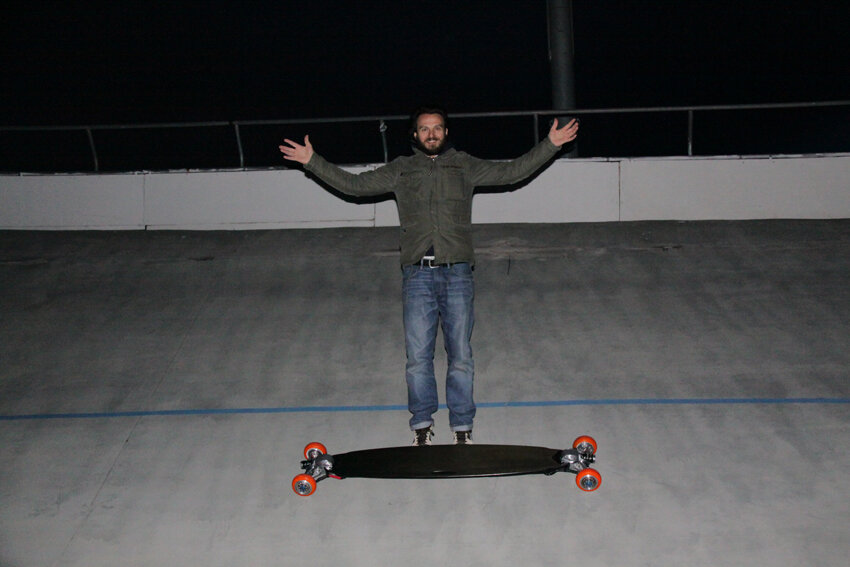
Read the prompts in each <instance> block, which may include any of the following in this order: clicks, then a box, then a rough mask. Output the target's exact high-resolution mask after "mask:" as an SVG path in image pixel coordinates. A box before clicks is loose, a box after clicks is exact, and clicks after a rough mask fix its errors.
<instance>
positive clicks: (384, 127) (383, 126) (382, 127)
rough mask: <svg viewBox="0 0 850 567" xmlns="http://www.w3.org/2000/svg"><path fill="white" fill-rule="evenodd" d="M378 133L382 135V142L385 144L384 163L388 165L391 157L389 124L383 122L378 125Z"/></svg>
mask: <svg viewBox="0 0 850 567" xmlns="http://www.w3.org/2000/svg"><path fill="white" fill-rule="evenodd" d="M378 131H379V132H380V133H381V141H382V142H383V144H384V163H387V162H388V161H389V155H388V153H387V123H386V122H384V121H383V120H381V123H380V124H379V125H378Z"/></svg>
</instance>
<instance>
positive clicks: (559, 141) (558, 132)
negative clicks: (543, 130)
mask: <svg viewBox="0 0 850 567" xmlns="http://www.w3.org/2000/svg"><path fill="white" fill-rule="evenodd" d="M576 136H578V118H573V119H572V120H570V121H569V122H568V123H567V125H566V126H564V127H563V128H561V129H558V119H557V118H556V119H555V121H554V122H552V127H551V128H549V141H550V142H552V143H553V144H555V145H556V146H558V147H559V148H560V147H561V146H563V145H564V144H566V143H567V142H572V141H573V140H575V139H576Z"/></svg>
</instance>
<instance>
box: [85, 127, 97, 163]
mask: <svg viewBox="0 0 850 567" xmlns="http://www.w3.org/2000/svg"><path fill="white" fill-rule="evenodd" d="M86 136H88V138H89V148H91V157H92V161H93V162H94V171H95V173H97V172H98V171H100V164H99V163H98V161H97V148H96V147H95V145H94V136H93V135H92V133H91V128H86Z"/></svg>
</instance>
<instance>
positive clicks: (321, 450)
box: [304, 443, 328, 461]
mask: <svg viewBox="0 0 850 567" xmlns="http://www.w3.org/2000/svg"><path fill="white" fill-rule="evenodd" d="M327 452H328V450H327V449H325V446H324V445H322V444H321V443H310V444H309V445H307V446H306V447H304V458H305V459H307V460H310V461H312V460H313V459H315V458H316V457H318V456H319V455H326V454H327Z"/></svg>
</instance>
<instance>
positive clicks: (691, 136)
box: [688, 108, 694, 157]
mask: <svg viewBox="0 0 850 567" xmlns="http://www.w3.org/2000/svg"><path fill="white" fill-rule="evenodd" d="M693 155H694V109H693V108H691V109H690V110H688V157H691V156H693Z"/></svg>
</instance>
